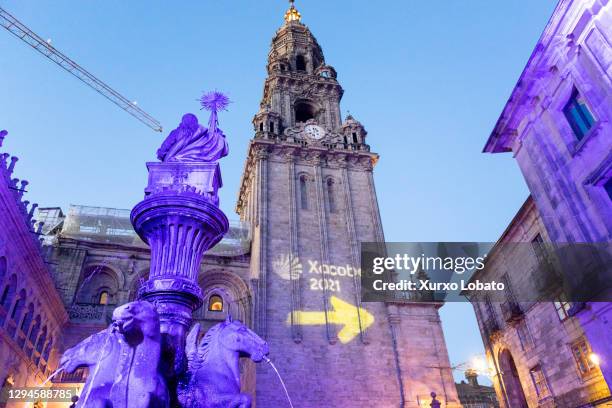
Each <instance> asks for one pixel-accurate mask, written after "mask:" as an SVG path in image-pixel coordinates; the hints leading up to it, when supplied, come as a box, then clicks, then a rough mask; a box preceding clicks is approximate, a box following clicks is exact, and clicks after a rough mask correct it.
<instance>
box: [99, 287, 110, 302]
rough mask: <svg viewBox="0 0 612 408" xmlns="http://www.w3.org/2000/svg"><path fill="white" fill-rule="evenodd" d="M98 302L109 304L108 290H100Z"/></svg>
mask: <svg viewBox="0 0 612 408" xmlns="http://www.w3.org/2000/svg"><path fill="white" fill-rule="evenodd" d="M98 304H99V305H108V292H107V291H106V290H103V291H102V292H100V296H98Z"/></svg>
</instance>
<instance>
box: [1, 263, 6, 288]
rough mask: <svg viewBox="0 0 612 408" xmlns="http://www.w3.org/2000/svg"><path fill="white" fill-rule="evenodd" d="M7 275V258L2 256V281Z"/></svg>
mask: <svg viewBox="0 0 612 408" xmlns="http://www.w3.org/2000/svg"><path fill="white" fill-rule="evenodd" d="M5 275H6V258H5V257H3V256H0V283H2V281H3V280H4V276H5Z"/></svg>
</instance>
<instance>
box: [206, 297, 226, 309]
mask: <svg viewBox="0 0 612 408" xmlns="http://www.w3.org/2000/svg"><path fill="white" fill-rule="evenodd" d="M208 311H209V312H222V311H223V298H222V297H221V296H219V295H212V296H211V297H210V298H208Z"/></svg>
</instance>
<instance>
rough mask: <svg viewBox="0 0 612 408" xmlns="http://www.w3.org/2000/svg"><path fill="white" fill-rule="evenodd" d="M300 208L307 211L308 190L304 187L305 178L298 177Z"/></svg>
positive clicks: (302, 176)
mask: <svg viewBox="0 0 612 408" xmlns="http://www.w3.org/2000/svg"><path fill="white" fill-rule="evenodd" d="M300 206H301V208H302V210H307V209H308V188H307V185H306V176H304V175H301V176H300Z"/></svg>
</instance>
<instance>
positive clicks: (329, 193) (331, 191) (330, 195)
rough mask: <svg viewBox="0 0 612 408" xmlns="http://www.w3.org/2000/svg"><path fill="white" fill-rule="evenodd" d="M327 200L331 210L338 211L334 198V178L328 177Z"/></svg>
mask: <svg viewBox="0 0 612 408" xmlns="http://www.w3.org/2000/svg"><path fill="white" fill-rule="evenodd" d="M327 202H328V204H329V212H336V202H335V200H334V180H332V179H327Z"/></svg>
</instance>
